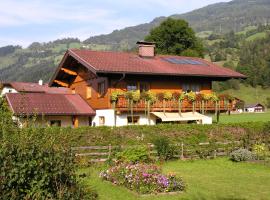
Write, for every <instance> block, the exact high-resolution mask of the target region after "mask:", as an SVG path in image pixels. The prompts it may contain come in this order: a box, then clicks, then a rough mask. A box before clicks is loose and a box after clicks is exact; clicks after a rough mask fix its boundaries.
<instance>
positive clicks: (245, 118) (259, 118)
mask: <svg viewBox="0 0 270 200" xmlns="http://www.w3.org/2000/svg"><path fill="white" fill-rule="evenodd" d="M213 120H214V121H216V117H213ZM219 120H220V123H239V122H268V121H270V112H266V113H242V114H232V115H227V114H222V115H220V118H219Z"/></svg>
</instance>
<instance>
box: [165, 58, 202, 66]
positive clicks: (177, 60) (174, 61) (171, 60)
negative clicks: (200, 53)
mask: <svg viewBox="0 0 270 200" xmlns="http://www.w3.org/2000/svg"><path fill="white" fill-rule="evenodd" d="M163 60H165V61H167V62H169V63H172V64H180V65H185V64H186V65H206V64H205V63H202V62H200V61H197V60H192V59H182V58H163Z"/></svg>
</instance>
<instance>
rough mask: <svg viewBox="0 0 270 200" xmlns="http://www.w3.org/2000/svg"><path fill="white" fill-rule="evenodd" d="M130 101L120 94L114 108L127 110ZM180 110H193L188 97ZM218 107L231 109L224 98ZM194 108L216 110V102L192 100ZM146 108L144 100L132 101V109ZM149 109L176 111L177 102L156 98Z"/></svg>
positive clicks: (222, 110)
mask: <svg viewBox="0 0 270 200" xmlns="http://www.w3.org/2000/svg"><path fill="white" fill-rule="evenodd" d="M130 107H131V105H130V103H129V102H128V100H127V99H126V98H125V97H124V96H120V97H119V98H118V100H117V102H116V105H115V108H116V109H117V110H118V111H128V110H130ZM181 107H182V108H181V111H182V112H189V111H192V110H193V104H192V102H190V101H188V99H185V100H183V102H182V106H181ZM217 107H218V109H219V110H220V111H221V112H224V111H227V110H231V108H232V104H231V103H229V101H225V100H219V103H218V106H217ZM194 108H195V111H202V110H204V111H205V112H207V111H215V110H216V103H215V102H213V101H210V100H209V101H204V103H202V101H195V102H194ZM146 109H147V102H146V101H145V100H139V101H138V102H136V103H133V111H138V112H139V111H145V110H146ZM150 110H151V111H152V112H159V111H164V110H165V111H166V112H178V111H179V103H178V101H175V100H168V101H163V100H158V101H155V102H154V103H153V104H151V106H150Z"/></svg>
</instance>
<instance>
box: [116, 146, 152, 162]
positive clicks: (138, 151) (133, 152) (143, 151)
mask: <svg viewBox="0 0 270 200" xmlns="http://www.w3.org/2000/svg"><path fill="white" fill-rule="evenodd" d="M116 158H117V159H118V160H119V161H122V162H131V163H137V162H149V161H150V157H149V153H148V150H147V148H146V147H143V146H141V147H130V148H127V149H125V150H124V151H122V152H119V153H117V154H116Z"/></svg>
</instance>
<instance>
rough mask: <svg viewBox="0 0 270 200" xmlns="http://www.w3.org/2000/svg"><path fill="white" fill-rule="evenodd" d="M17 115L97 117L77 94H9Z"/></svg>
mask: <svg viewBox="0 0 270 200" xmlns="http://www.w3.org/2000/svg"><path fill="white" fill-rule="evenodd" d="M6 99H7V101H8V104H9V106H10V107H11V109H12V111H13V113H14V114H15V115H20V114H25V115H35V114H36V115H88V116H92V115H95V111H94V110H93V109H92V108H91V107H90V106H89V105H88V104H87V103H86V102H85V101H84V100H83V99H82V98H81V97H80V96H79V95H77V94H47V93H24V94H22V93H7V94H6Z"/></svg>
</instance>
